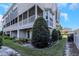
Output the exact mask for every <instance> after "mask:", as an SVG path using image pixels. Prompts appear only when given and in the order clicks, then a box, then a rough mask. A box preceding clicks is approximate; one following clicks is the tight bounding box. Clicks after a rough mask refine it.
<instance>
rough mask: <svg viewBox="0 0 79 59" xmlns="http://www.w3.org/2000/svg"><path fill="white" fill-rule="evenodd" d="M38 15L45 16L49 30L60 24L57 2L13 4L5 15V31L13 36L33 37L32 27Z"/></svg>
mask: <svg viewBox="0 0 79 59" xmlns="http://www.w3.org/2000/svg"><path fill="white" fill-rule="evenodd" d="M38 17H43V18H44V19H45V20H46V21H47V24H48V27H49V30H50V32H51V30H52V29H53V28H56V26H58V25H59V11H58V8H57V4H55V3H17V4H13V5H12V6H11V7H10V9H9V10H8V11H7V13H6V14H5V15H4V16H3V19H4V21H3V26H4V27H3V32H4V33H5V34H7V35H10V36H11V37H16V38H31V37H32V27H33V24H34V22H35V20H36V19H37V18H38Z"/></svg>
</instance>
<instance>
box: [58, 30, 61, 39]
mask: <svg viewBox="0 0 79 59" xmlns="http://www.w3.org/2000/svg"><path fill="white" fill-rule="evenodd" d="M58 35H59V40H61V39H62V35H61V32H60V30H58Z"/></svg>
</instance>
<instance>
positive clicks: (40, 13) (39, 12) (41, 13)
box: [37, 6, 43, 16]
mask: <svg viewBox="0 0 79 59" xmlns="http://www.w3.org/2000/svg"><path fill="white" fill-rule="evenodd" d="M37 14H38V15H39V16H43V11H42V9H41V8H40V7H39V6H37Z"/></svg>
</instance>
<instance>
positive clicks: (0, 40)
mask: <svg viewBox="0 0 79 59" xmlns="http://www.w3.org/2000/svg"><path fill="white" fill-rule="evenodd" d="M1 46H2V37H1V36H0V49H1Z"/></svg>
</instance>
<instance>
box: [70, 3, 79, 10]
mask: <svg viewBox="0 0 79 59" xmlns="http://www.w3.org/2000/svg"><path fill="white" fill-rule="evenodd" d="M78 5H79V4H78V3H72V4H70V6H69V8H70V9H71V10H76V9H78V8H79V6H78Z"/></svg>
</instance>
